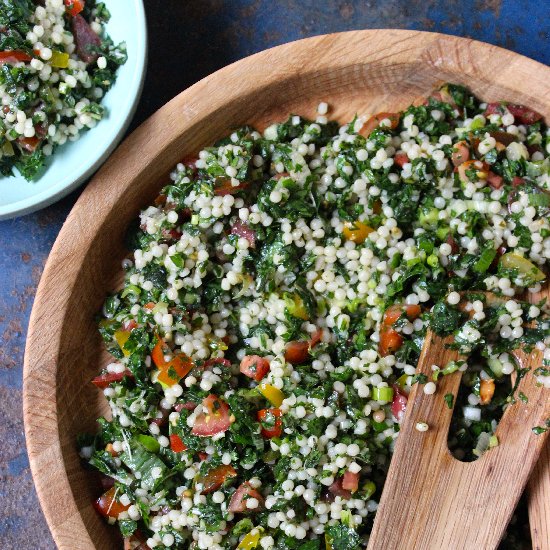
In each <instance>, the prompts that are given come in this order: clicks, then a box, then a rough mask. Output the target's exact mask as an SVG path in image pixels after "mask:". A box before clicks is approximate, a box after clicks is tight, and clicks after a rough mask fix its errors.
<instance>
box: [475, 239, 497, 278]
mask: <svg viewBox="0 0 550 550" xmlns="http://www.w3.org/2000/svg"><path fill="white" fill-rule="evenodd" d="M496 255H497V251H496V250H495V249H494V248H493V247H492V243H490V244H489V246H488V247H487V248H485V249H484V250H483V252H482V253H481V256H480V257H479V259H478V261H477V262H476V263H475V264H474V266H473V269H474V271H475V272H476V273H485V272H486V271H487V270H488V269H489V267H491V264H492V263H493V260H494V259H495V256H496Z"/></svg>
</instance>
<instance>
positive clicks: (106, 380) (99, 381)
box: [92, 369, 134, 390]
mask: <svg viewBox="0 0 550 550" xmlns="http://www.w3.org/2000/svg"><path fill="white" fill-rule="evenodd" d="M126 376H128V377H129V378H134V375H133V374H132V373H131V371H130V370H128V369H125V370H123V371H122V372H104V373H103V374H100V375H99V376H96V377H95V378H94V379H93V380H92V384H93V385H94V386H96V388H100V389H102V390H104V389H105V388H107V387H108V386H109V384H111V383H112V382H120V381H121V380H122V379H123V378H125V377H126Z"/></svg>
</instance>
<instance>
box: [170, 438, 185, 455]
mask: <svg viewBox="0 0 550 550" xmlns="http://www.w3.org/2000/svg"><path fill="white" fill-rule="evenodd" d="M170 449H172V451H174V452H175V453H182V452H183V451H186V450H187V445H186V444H185V443H184V442H183V441H182V440H181V437H180V436H179V435H178V434H171V435H170Z"/></svg>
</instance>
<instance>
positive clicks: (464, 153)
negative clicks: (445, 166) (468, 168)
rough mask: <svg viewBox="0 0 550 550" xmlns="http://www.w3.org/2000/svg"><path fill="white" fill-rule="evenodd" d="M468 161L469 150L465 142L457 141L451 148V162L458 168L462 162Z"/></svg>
mask: <svg viewBox="0 0 550 550" xmlns="http://www.w3.org/2000/svg"><path fill="white" fill-rule="evenodd" d="M467 160H470V148H469V147H468V144H467V143H466V142H465V141H459V142H458V143H456V144H455V145H454V147H453V153H452V155H451V161H452V163H453V165H454V166H460V165H461V164H462V163H463V162H466V161H467Z"/></svg>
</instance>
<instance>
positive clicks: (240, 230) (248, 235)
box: [231, 220, 256, 248]
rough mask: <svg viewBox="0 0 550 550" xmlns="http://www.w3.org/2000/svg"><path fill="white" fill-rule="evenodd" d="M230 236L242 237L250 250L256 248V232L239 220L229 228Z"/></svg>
mask: <svg viewBox="0 0 550 550" xmlns="http://www.w3.org/2000/svg"><path fill="white" fill-rule="evenodd" d="M231 234H232V235H237V236H239V237H243V238H244V239H246V240H247V241H248V242H249V243H250V248H255V247H256V232H255V231H254V230H252V229H250V227H249V226H248V225H247V224H246V223H244V222H241V221H240V220H237V221H236V222H235V223H234V224H233V227H232V228H231Z"/></svg>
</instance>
